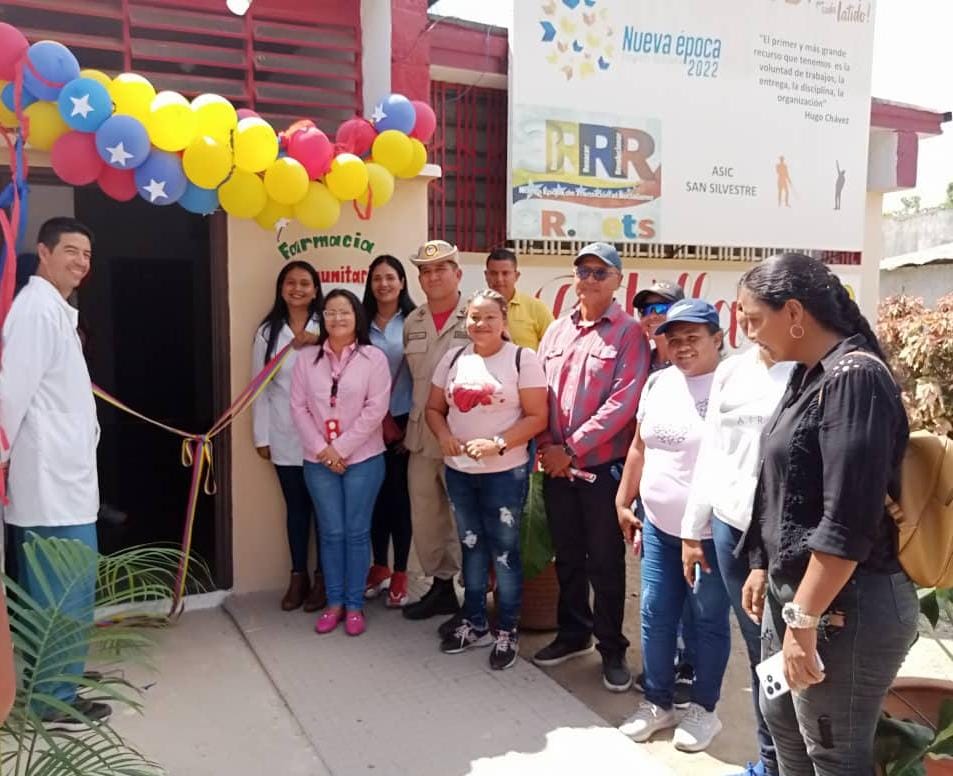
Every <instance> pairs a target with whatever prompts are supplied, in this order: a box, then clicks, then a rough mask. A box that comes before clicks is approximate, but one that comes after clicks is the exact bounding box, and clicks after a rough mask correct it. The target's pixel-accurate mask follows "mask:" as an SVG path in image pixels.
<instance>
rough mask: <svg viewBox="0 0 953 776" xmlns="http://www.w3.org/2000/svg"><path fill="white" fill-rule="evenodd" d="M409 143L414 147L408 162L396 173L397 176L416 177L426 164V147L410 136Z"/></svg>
mask: <svg viewBox="0 0 953 776" xmlns="http://www.w3.org/2000/svg"><path fill="white" fill-rule="evenodd" d="M410 145H411V147H412V148H413V149H414V152H413V156H412V157H411V160H410V164H408V165H407V166H406V167H405V168H404V169H403V170H401V171H400V172H398V173H397V177H398V178H416V177H417V176H418V175H420V172H421V170H423V169H424V165H426V164H427V149H426V148H425V147H424V144H423V143H421V142H420V141H419V140H418V139H417V138H415V137H412V138H410Z"/></svg>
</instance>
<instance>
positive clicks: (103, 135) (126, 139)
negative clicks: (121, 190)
mask: <svg viewBox="0 0 953 776" xmlns="http://www.w3.org/2000/svg"><path fill="white" fill-rule="evenodd" d="M96 150H97V151H98V152H99V156H100V158H102V160H103V161H104V162H106V164H108V165H109V166H110V167H115V168H116V169H117V170H134V169H136V168H137V167H138V166H139V165H140V164H142V163H143V162H144V161H145V160H146V159H148V158H149V152H150V151H151V150H152V143H151V142H150V141H149V133H148V132H146V128H145V127H144V126H143V125H142V122H141V121H139V120H138V119H134V118H133V117H132V116H124V115H122V114H116V115H115V116H110V117H109V118H108V119H106V120H105V121H104V122H103V124H102V126H101V127H100V128H99V129H97V130H96Z"/></svg>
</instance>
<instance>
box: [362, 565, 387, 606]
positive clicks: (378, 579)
mask: <svg viewBox="0 0 953 776" xmlns="http://www.w3.org/2000/svg"><path fill="white" fill-rule="evenodd" d="M389 586H390V569H389V568H387V566H378V565H377V564H376V563H375V564H374V565H373V566H371V570H370V571H368V572H367V584H366V585H365V586H364V597H365V598H377V596H379V595H380V594H381V593H383V592H384V591H385V590H386V589H387V588H388V587H389Z"/></svg>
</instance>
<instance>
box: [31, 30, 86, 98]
mask: <svg viewBox="0 0 953 776" xmlns="http://www.w3.org/2000/svg"><path fill="white" fill-rule="evenodd" d="M74 78H79V62H78V61H77V59H76V57H75V56H73V52H72V51H70V50H69V49H68V48H66V46H64V45H63V44H62V43H57V42H56V41H55V40H41V41H38V42H36V43H34V44H33V45H32V46H30V48H29V50H28V51H27V63H26V67H24V68H23V85H24V86H25V87H26V88H27V89H28V90H29V92H30V94H34V95H36V97H37V99H40V100H53V101H55V100H56V98H57V97H58V96H59V93H60V90H61V89H62V88H63V87H64V86H66V84H68V83H69V82H70V81H72V80H73V79H74Z"/></svg>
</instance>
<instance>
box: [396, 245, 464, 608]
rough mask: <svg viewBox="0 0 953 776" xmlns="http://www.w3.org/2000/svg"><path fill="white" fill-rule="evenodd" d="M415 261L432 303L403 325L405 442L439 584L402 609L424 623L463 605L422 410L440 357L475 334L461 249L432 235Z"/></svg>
mask: <svg viewBox="0 0 953 776" xmlns="http://www.w3.org/2000/svg"><path fill="white" fill-rule="evenodd" d="M411 262H412V263H413V264H414V265H415V266H416V267H417V269H418V271H419V273H420V287H421V288H422V289H423V292H424V295H425V296H426V299H427V301H426V302H425V303H424V304H422V305H421V306H420V307H418V308H417V309H416V310H414V311H413V312H412V313H410V315H409V316H408V317H407V322H406V323H405V324H404V352H405V354H406V356H407V364H408V365H409V367H410V374H411V376H412V377H413V380H414V397H413V407H412V409H411V411H410V419H409V422H408V424H407V435H406V437H405V439H404V445H405V446H406V447H407V449H408V450H409V451H410V463H409V466H408V472H407V479H408V485H409V488H410V509H411V521H412V523H413V529H414V546H415V547H416V550H417V557H418V558H419V560H420V565H421V566H422V567H423V571H424V573H425V574H426V575H427V576H432V577H433V586H432V587H431V588H430V590H429V591H427V593H426V594H425V595H424V596H423V598H421V599H420V600H419V601H418V602H416V603H414V604H410V605H408V606H405V607H404V609H403V611H404V616H405V617H407V618H408V619H411V620H424V619H427V618H428V617H433V616H434V615H438V614H452V615H457V614H458V612H459V608H460V607H459V602H458V600H457V594H456V590H455V589H454V586H453V578H454V575H455V574H457V572H459V571H460V543H459V539H458V537H457V529H456V526H455V524H454V521H453V516H452V515H451V513H450V503H449V501H448V499H447V491H446V484H445V477H444V463H443V453H442V452H441V450H440V443H439V442H438V441H437V439H436V437H435V436H434V435H433V432H432V431H431V430H430V428H429V427H428V426H427V423H426V421H425V419H424V409H425V408H426V406H427V398H428V397H429V396H430V387H431V382H432V380H433V374H434V370H435V369H436V367H437V364H438V363H439V362H440V359H441V358H443V356H444V354H445V353H446V352H447V351H448V350H450V349H451V348H459V347H463V346H464V345H467V344H468V343H469V341H470V338H469V336H468V335H467V330H466V314H467V313H466V311H467V305H466V300H464V299H463V298H462V297H461V295H460V279H461V278H462V277H463V273H462V272H461V270H460V266H459V264H458V263H457V248H456V246H455V245H451V244H450V243H448V242H445V241H444V240H431V241H429V242H427V243H424V244H423V245H422V246H421V247H420V250H419V251H418V252H417V255H416V256H415V257H414V258H412V259H411Z"/></svg>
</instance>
